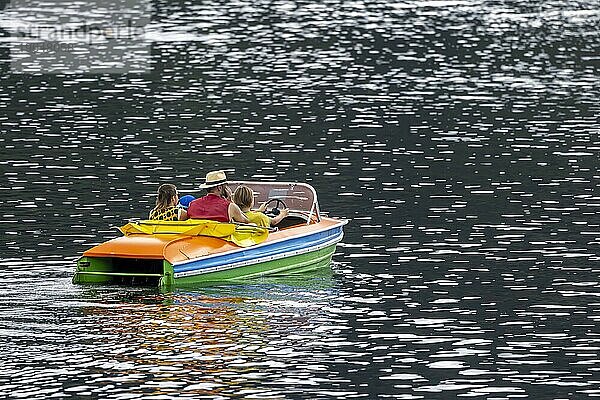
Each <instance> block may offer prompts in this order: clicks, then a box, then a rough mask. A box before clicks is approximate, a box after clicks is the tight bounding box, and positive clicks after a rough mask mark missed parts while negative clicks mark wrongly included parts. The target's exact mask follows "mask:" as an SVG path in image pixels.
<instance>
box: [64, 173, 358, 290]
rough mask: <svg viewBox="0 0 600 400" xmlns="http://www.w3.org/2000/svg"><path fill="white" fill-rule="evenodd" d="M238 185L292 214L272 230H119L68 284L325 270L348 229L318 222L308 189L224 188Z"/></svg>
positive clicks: (173, 225)
mask: <svg viewBox="0 0 600 400" xmlns="http://www.w3.org/2000/svg"><path fill="white" fill-rule="evenodd" d="M240 184H244V185H247V186H250V187H251V188H252V189H253V190H254V192H255V194H257V199H256V200H257V201H258V202H263V201H269V202H275V203H276V204H277V205H282V206H284V207H287V208H289V209H290V213H289V215H288V216H287V217H286V218H284V219H283V220H282V221H281V222H280V223H279V224H278V229H277V230H274V231H271V232H269V230H268V229H267V228H259V227H256V226H250V225H235V224H225V223H219V222H214V221H206V220H188V221H178V222H166V221H139V222H134V223H129V224H127V225H125V226H123V227H121V228H120V229H121V231H122V232H123V233H124V236H122V237H119V238H117V239H113V240H110V241H108V242H105V243H102V244H100V245H98V246H96V247H93V248H92V249H89V250H87V251H86V252H84V254H83V257H81V258H80V259H79V261H78V262H77V271H76V273H75V276H74V277H73V282H74V283H125V284H132V283H143V284H158V285H159V286H171V285H174V284H190V283H196V282H223V281H232V280H241V279H251V278H256V277H261V276H266V275H288V274H299V273H305V272H308V271H314V270H317V269H320V268H323V267H326V266H328V265H329V263H330V262H331V257H332V255H333V253H334V251H335V246H336V244H337V243H338V242H339V241H340V240H341V239H342V236H343V230H342V227H343V226H344V225H345V224H346V223H347V221H346V220H338V219H334V218H327V217H324V216H323V215H322V214H321V212H320V210H319V205H318V202H317V195H316V193H315V191H314V189H313V188H312V187H311V186H310V185H308V184H301V183H256V182H231V183H230V186H232V189H235V187H236V186H238V185H240ZM277 212H278V210H277V207H274V208H273V209H272V210H271V213H277Z"/></svg>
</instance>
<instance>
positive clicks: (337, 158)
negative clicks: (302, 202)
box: [0, 0, 600, 399]
mask: <svg viewBox="0 0 600 400" xmlns="http://www.w3.org/2000/svg"><path fill="white" fill-rule="evenodd" d="M82 4H83V3H82V2H72V3H69V2H67V3H59V2H58V1H46V2H43V3H42V2H41V1H33V0H21V1H16V0H15V1H13V2H11V3H9V4H7V5H5V8H4V11H2V14H0V27H2V30H1V31H0V32H1V33H2V35H3V36H2V37H0V68H1V70H2V74H1V75H0V131H1V135H0V147H1V148H2V149H3V150H2V153H1V157H0V171H1V173H0V174H1V180H0V195H1V196H0V205H1V213H2V215H1V216H2V218H1V221H0V222H1V224H0V235H2V238H3V240H2V253H1V256H0V257H1V259H0V268H1V270H2V275H1V277H0V293H1V296H0V358H1V359H2V363H1V364H0V397H1V398H15V399H18V398H27V399H34V398H40V399H41V398H50V397H55V398H77V399H81V398H114V399H134V398H146V399H164V398H195V399H199V398H210V399H224V398H230V397H240V398H241V397H245V398H257V399H263V398H268V399H275V398H290V399H293V398H306V399H315V398H323V399H326V398H327V399H329V398H343V399H351V398H395V399H449V398H457V397H466V398H485V399H492V398H493V399H507V398H530V399H575V398H591V397H597V396H600V357H599V356H598V353H599V352H600V288H599V285H600V284H599V281H600V265H599V262H600V257H599V255H598V245H599V243H600V230H599V224H600V218H599V213H600V192H599V187H598V186H599V181H600V174H599V172H598V168H597V165H598V161H599V160H598V155H599V154H600V153H599V150H600V137H599V133H600V121H599V118H600V72H599V67H600V31H599V29H598V26H600V4H599V3H598V1H597V0H594V1H592V0H590V1H583V0H582V1H544V2H531V1H511V0H506V1H471V0H464V1H460V0H457V1H435V0H434V1H408V0H407V1H398V2H378V1H370V0H366V1H348V2H345V1H337V0H332V1H325V2H310V1H262V0H259V1H255V2H245V1H236V2H217V1H208V2H190V1H180V2H175V1H156V2H153V3H148V4H146V3H144V2H143V1H140V2H135V1H132V2H131V3H128V4H125V3H123V4H119V3H118V2H115V3H114V5H113V6H114V7H117V8H115V9H116V10H121V11H123V10H125V11H131V13H132V14H135V15H137V16H136V17H135V18H137V19H136V20H135V21H136V23H137V25H139V26H142V27H143V28H144V29H143V32H142V34H141V35H142V37H141V40H140V41H138V42H135V41H133V40H129V41H125V46H128V45H131V46H134V45H135V46H137V49H138V51H137V52H134V53H135V54H136V56H135V57H133V58H131V59H127V60H126V61H125V62H124V64H123V65H120V64H119V65H116V64H110V63H108V64H106V63H103V62H102V61H98V60H96V58H94V57H92V55H93V54H92V53H93V51H92V50H93V49H96V50H94V51H96V52H97V53H98V54H100V55H106V54H109V55H110V54H113V55H114V54H119V53H118V46H113V44H114V43H117V44H119V43H120V42H118V41H117V42H114V41H113V42H110V41H108V44H107V43H104V42H102V43H100V44H95V45H94V46H95V47H94V46H91V47H89V48H88V47H83V48H81V49H79V48H77V47H75V48H71V49H67V51H65V52H62V53H61V52H56V53H55V52H53V51H54V50H52V49H50V50H43V51H42V50H39V49H38V50H39V51H42V53H41V54H40V52H39V51H38V52H37V53H35V54H34V57H33V60H32V59H31V58H29V59H28V58H19V57H18V55H19V54H20V53H19V51H21V52H23V48H22V47H19V46H24V45H27V44H28V43H30V38H28V37H25V36H24V35H21V36H19V35H18V34H15V26H17V25H19V24H39V25H44V24H45V26H47V25H56V24H65V23H69V22H73V21H75V23H78V24H80V25H81V24H84V23H85V22H86V21H87V22H90V23H92V22H94V20H95V19H98V20H99V21H100V22H102V21H105V19H104V20H103V19H102V18H105V17H106V15H112V14H110V12H111V8H110V6H106V3H103V4H104V8H102V7H100V5H98V6H96V5H94V4H91V3H90V4H83V5H82ZM86 6H87V7H88V8H87V9H86V10H87V11H86V10H82V9H81V7H84V8H85V7H86ZM146 6H147V7H146ZM144 7H146V8H144ZM140 10H142V11H140ZM144 10H145V11H144ZM84 11H86V12H87V13H86V12H84ZM92 11H93V12H92ZM90 13H91V14H90ZM94 13H95V14H94ZM136 13H137V14H136ZM144 13H145V14H144ZM92 14H93V15H92ZM145 18H146V19H145ZM24 21H25V22H24ZM82 21H83V22H82ZM138 39H139V38H138ZM134 42H135V43H134ZM132 43H133V44H132ZM121 44H122V43H121ZM111 46H112V47H111ZM135 46H134V47H135ZM25 50H27V49H25ZM44 51H45V53H44ZM111 52H113V53H111ZM114 52H116V53H114ZM125 53H127V54H129V53H131V52H130V51H129V50H128V51H127V52H125ZM94 54H95V53H94ZM98 54H95V56H97V55H98ZM115 57H116V56H115ZM109 58H110V57H109ZM116 58H118V57H116ZM19 60H21V61H19ZM22 60H25V61H23V62H22ZM82 60H83V61H82ZM84 61H85V62H84ZM86 62H87V64H86ZM74 65H75V67H74ZM77 65H78V67H77ZM107 65H108V66H109V67H110V68H112V70H107V71H103V70H101V69H102V68H108V67H107ZM65 66H66V67H65ZM61 68H62V69H61ZM65 68H66V69H68V68H71V70H70V71H68V70H67V71H65V70H64V69H65ZM94 68H99V70H95V69H94ZM110 68H109V69H110ZM119 68H121V69H119ZM213 169H227V170H228V171H229V176H230V178H233V179H247V180H251V179H264V180H278V179H280V180H285V181H306V182H309V183H311V184H312V185H313V186H314V187H315V188H316V189H317V191H318V195H319V198H320V203H321V207H322V209H323V210H326V211H328V212H329V214H330V215H332V216H337V217H344V218H348V219H350V220H351V222H350V224H349V225H347V227H346V230H345V232H346V235H345V238H344V240H343V243H341V244H340V245H339V246H338V251H337V253H336V255H335V256H334V260H335V262H334V263H333V265H332V267H331V271H324V272H323V273H322V274H320V275H319V276H313V277H308V278H305V279H296V280H289V279H283V280H269V281H264V282H252V283H248V284H246V285H231V286H222V287H209V288H203V287H197V288H194V287H192V288H185V289H176V290H174V291H171V292H158V291H156V290H152V289H143V288H123V287H89V286H74V285H72V284H71V277H72V275H73V272H74V270H75V260H76V259H77V257H78V256H79V255H80V254H81V252H83V251H84V250H85V249H87V248H89V247H90V246H92V245H93V244H96V243H100V242H102V241H104V240H107V239H109V238H113V237H116V236H117V231H116V230H115V226H119V225H122V224H123V222H124V221H125V220H126V219H127V218H131V217H143V216H145V215H147V212H148V210H149V209H150V208H151V206H152V204H153V202H154V198H153V194H154V193H155V191H156V188H157V187H158V185H159V184H160V183H164V182H171V183H175V184H176V185H177V186H178V188H179V190H180V192H181V193H183V194H188V193H194V191H195V190H196V189H197V187H198V185H199V184H200V182H201V180H200V178H203V177H204V175H205V173H206V172H207V171H209V170H213Z"/></svg>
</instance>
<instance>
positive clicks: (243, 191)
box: [233, 185, 289, 227]
mask: <svg viewBox="0 0 600 400" xmlns="http://www.w3.org/2000/svg"><path fill="white" fill-rule="evenodd" d="M233 202H234V203H235V204H237V205H238V207H240V209H241V210H242V212H243V213H244V214H245V215H246V217H247V218H248V220H250V223H252V224H256V225H258V226H264V227H269V226H275V225H277V224H278V223H279V221H281V220H282V219H284V218H285V217H287V216H288V214H289V210H288V209H287V208H285V209H283V210H281V211H280V212H279V215H277V216H276V217H273V218H269V217H268V216H267V215H265V214H264V211H265V209H266V205H265V203H263V204H261V206H260V207H259V208H258V210H256V211H251V210H250V209H251V208H252V206H254V191H253V190H252V189H250V188H249V187H248V186H244V185H240V186H238V187H237V189H235V192H233Z"/></svg>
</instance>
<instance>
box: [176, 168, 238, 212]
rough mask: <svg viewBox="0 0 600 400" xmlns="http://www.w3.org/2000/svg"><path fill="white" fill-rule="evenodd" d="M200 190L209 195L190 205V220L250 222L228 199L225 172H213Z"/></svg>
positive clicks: (207, 175) (207, 176)
mask: <svg viewBox="0 0 600 400" xmlns="http://www.w3.org/2000/svg"><path fill="white" fill-rule="evenodd" d="M200 188H201V189H206V190H207V191H208V194H207V195H206V196H204V197H201V198H199V199H196V200H194V201H192V202H191V203H190V205H189V207H188V210H187V215H188V218H195V219H210V220H213V221H219V222H230V221H236V222H246V223H247V222H249V221H248V218H246V216H245V215H244V213H243V212H242V211H241V210H240V208H239V207H238V206H237V205H236V204H235V203H234V202H232V201H229V199H228V198H229V193H230V192H229V188H228V187H227V176H226V175H225V172H224V171H211V172H209V173H208V174H206V179H205V180H204V183H203V184H202V185H200Z"/></svg>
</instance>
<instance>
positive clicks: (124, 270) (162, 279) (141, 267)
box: [73, 244, 335, 288]
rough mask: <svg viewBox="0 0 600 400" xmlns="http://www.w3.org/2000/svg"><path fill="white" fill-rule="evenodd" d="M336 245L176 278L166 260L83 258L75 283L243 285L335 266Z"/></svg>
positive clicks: (168, 285)
mask: <svg viewBox="0 0 600 400" xmlns="http://www.w3.org/2000/svg"><path fill="white" fill-rule="evenodd" d="M334 252H335V244H332V245H331V246H327V247H324V248H322V249H319V250H315V251H311V252H307V253H303V254H297V255H293V256H289V257H285V258H280V259H275V260H270V261H265V262H261V263H257V264H250V265H245V266H242V267H236V268H229V269H228V268H226V267H225V268H223V269H221V270H219V271H214V272H208V273H198V271H196V272H195V273H194V274H193V275H187V276H178V277H175V274H174V272H173V266H172V265H171V264H170V263H169V262H168V261H166V260H144V259H126V258H120V259H116V258H110V257H82V258H81V259H80V260H79V261H78V263H77V272H76V273H75V276H74V277H73V283H83V284H128V285H131V284H133V285H138V284H139V285H144V286H155V285H157V286H159V287H163V288H164V287H171V286H180V285H193V284H207V283H218V282H240V281H246V280H253V279H257V278H261V277H266V276H277V275H292V274H306V273H310V272H312V271H316V270H319V269H322V268H326V267H328V266H329V264H330V263H331V257H332V256H333V253H334Z"/></svg>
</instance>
